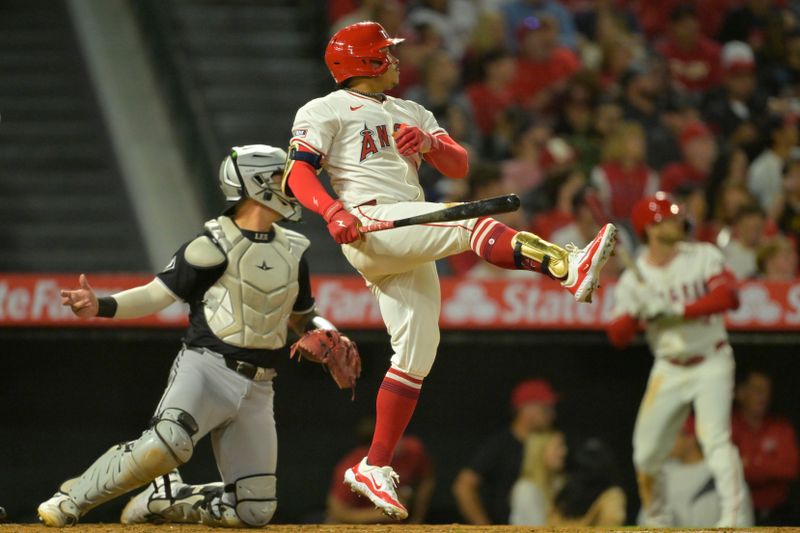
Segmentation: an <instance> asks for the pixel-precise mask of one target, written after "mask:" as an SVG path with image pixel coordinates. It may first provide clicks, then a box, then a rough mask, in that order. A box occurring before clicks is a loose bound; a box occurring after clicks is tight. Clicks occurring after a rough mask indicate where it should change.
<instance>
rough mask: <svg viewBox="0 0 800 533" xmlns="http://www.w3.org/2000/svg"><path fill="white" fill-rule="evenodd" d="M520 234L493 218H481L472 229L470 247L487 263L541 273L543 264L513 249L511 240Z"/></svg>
mask: <svg viewBox="0 0 800 533" xmlns="http://www.w3.org/2000/svg"><path fill="white" fill-rule="evenodd" d="M517 233H519V232H518V231H517V230H515V229H514V228H510V227H508V226H506V225H505V224H503V223H502V222H499V221H497V220H495V219H493V218H491V217H481V218H479V219H478V223H477V224H475V227H474V228H473V229H472V237H470V240H469V245H470V247H471V248H472V250H473V251H474V252H475V253H476V254H478V256H480V257H482V258H483V259H485V260H486V261H488V262H490V263H491V264H493V265H496V266H499V267H501V268H508V269H510V270H533V271H535V272H541V270H542V268H541V263H539V262H538V261H534V260H533V259H530V258H528V257H524V256H523V255H522V254H520V253H519V252H517V251H515V250H514V248H512V247H511V239H513V238H514V235H516V234H517Z"/></svg>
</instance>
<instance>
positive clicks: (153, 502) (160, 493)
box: [119, 470, 185, 524]
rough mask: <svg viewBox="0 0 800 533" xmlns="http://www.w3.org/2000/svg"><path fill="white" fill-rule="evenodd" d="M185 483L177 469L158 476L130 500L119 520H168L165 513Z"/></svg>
mask: <svg viewBox="0 0 800 533" xmlns="http://www.w3.org/2000/svg"><path fill="white" fill-rule="evenodd" d="M184 485H185V484H184V483H183V480H182V479H181V476H180V474H179V473H178V471H177V470H173V471H172V472H170V473H169V474H166V475H164V476H159V477H157V478H156V479H154V480H153V481H151V482H150V483H149V484H148V485H147V488H145V489H144V490H143V491H141V492H140V493H139V494H137V495H136V496H134V497H133V498H131V499H130V500H129V501H128V503H127V504H126V505H125V508H124V509H122V515H120V517H119V521H120V522H121V523H123V524H147V523H151V524H153V523H160V522H166V521H167V520H168V518H167V517H166V516H164V514H163V513H164V511H166V510H168V509H169V507H171V506H172V504H173V503H174V501H175V500H174V495H175V494H176V493H177V491H178V489H179V488H180V487H182V486H184Z"/></svg>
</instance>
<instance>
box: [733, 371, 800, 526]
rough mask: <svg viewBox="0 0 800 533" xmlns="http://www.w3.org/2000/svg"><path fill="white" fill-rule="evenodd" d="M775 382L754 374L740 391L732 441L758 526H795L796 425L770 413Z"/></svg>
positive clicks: (737, 392)
mask: <svg viewBox="0 0 800 533" xmlns="http://www.w3.org/2000/svg"><path fill="white" fill-rule="evenodd" d="M771 395H772V380H771V379H770V377H769V376H768V375H767V374H765V373H763V372H758V371H754V372H750V373H749V374H748V375H747V376H746V377H745V379H744V380H743V381H742V382H741V383H740V384H739V386H738V387H737V388H736V404H737V406H738V409H737V410H736V411H735V412H734V414H733V423H732V425H731V431H732V439H733V442H734V444H736V446H738V447H739V453H740V455H741V456H742V464H743V466H744V477H745V479H746V480H747V484H748V485H749V486H750V492H751V493H752V496H753V507H754V508H755V512H756V524H758V525H785V524H792V523H794V522H792V519H793V517H792V516H791V513H792V510H791V505H790V501H789V499H788V496H789V487H790V485H791V483H792V481H794V480H795V479H796V478H797V473H798V446H797V436H796V435H795V431H794V428H793V427H792V424H791V423H790V422H789V421H788V420H786V419H784V418H780V417H777V416H773V415H770V414H769V404H770V399H771Z"/></svg>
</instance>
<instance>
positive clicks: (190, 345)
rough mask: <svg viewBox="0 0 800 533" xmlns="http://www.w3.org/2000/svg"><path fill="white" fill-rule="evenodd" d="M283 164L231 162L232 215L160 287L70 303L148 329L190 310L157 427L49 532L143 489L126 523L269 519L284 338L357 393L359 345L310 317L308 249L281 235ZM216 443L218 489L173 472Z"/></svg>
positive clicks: (255, 150) (289, 205) (75, 486)
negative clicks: (290, 336)
mask: <svg viewBox="0 0 800 533" xmlns="http://www.w3.org/2000/svg"><path fill="white" fill-rule="evenodd" d="M285 163H286V152H284V151H283V150H281V149H280V148H273V147H271V146H266V145H251V146H244V147H237V148H234V150H233V152H232V154H231V155H230V156H228V157H226V158H225V160H224V161H223V163H222V166H221V167H220V186H221V188H222V191H223V193H224V194H225V197H226V200H228V201H229V202H231V203H233V205H232V206H231V207H230V208H229V209H228V210H227V211H225V213H224V214H223V215H222V216H220V217H218V218H216V219H213V220H210V221H208V222H207V223H206V224H205V228H204V233H203V234H201V235H200V236H199V237H197V238H195V239H193V240H191V241H189V242H187V243H185V244H184V245H183V246H181V247H180V249H179V250H178V251H177V253H176V254H175V256H174V257H173V258H172V261H170V263H169V264H168V265H167V267H166V268H165V269H164V271H162V272H161V273H159V274H158V275H157V276H156V278H155V279H154V280H153V281H151V282H150V283H149V284H147V285H143V286H140V287H136V288H134V289H130V290H127V291H124V292H120V293H118V294H115V295H113V296H109V297H103V298H98V297H97V296H96V295H95V294H94V292H93V291H92V288H91V287H90V286H89V282H88V281H87V279H86V277H85V276H84V275H81V277H80V285H81V287H80V289H78V290H67V291H62V293H61V296H62V302H63V304H64V305H68V306H70V307H71V308H72V310H73V312H74V313H75V314H76V315H78V316H79V317H81V318H89V317H94V316H100V317H107V318H117V319H124V318H135V317H141V316H145V315H149V314H152V313H155V312H158V311H160V310H161V309H164V308H165V307H167V306H168V305H170V304H172V303H173V302H175V301H178V300H182V301H185V302H187V303H188V304H189V305H190V314H189V321H190V324H189V329H188V330H187V332H186V336H185V337H184V339H183V341H184V346H183V348H182V349H181V351H180V352H179V353H178V356H177V358H176V359H175V362H174V364H173V365H172V370H171V372H170V376H169V381H168V384H167V388H166V390H165V392H164V395H163V397H162V398H161V401H160V403H159V404H158V407H157V408H156V410H155V415H154V417H153V419H152V421H151V424H150V427H149V428H148V429H147V430H145V431H144V433H142V436H141V437H139V438H138V439H136V440H132V441H130V442H125V443H122V444H119V445H115V446H112V447H111V448H110V449H109V450H108V451H107V452H106V453H104V454H103V455H102V456H100V458H99V459H97V461H95V463H94V464H92V465H91V466H90V467H89V468H88V469H87V470H86V471H85V472H84V473H83V474H81V475H80V476H78V477H76V478H73V479H70V480H68V481H65V482H64V483H63V484H62V485H61V487H60V488H59V490H58V492H56V494H55V495H54V496H53V497H52V498H50V499H49V500H47V501H46V502H44V503H42V504H41V505H40V506H39V509H38V513H39V518H40V519H41V521H42V522H43V523H44V524H45V525H48V526H54V527H63V526H67V525H74V524H75V523H77V521H78V520H79V519H80V517H81V516H83V515H84V514H86V512H88V511H89V510H91V509H93V508H94V507H96V506H98V505H100V504H102V503H104V502H106V501H109V500H111V499H112V498H115V497H117V496H120V495H121V494H124V493H126V492H128V491H130V490H133V489H135V488H137V487H141V486H143V485H145V484H147V483H150V486H149V487H148V488H147V489H146V490H144V491H143V492H141V493H140V494H139V495H137V496H136V497H134V498H132V499H131V500H130V502H129V503H128V505H127V506H126V507H125V509H124V510H123V513H122V518H121V520H122V522H123V523H138V522H146V521H149V520H153V519H157V520H160V521H165V520H166V521H178V522H202V523H204V524H208V525H212V526H228V527H242V526H263V525H265V524H267V523H268V522H269V521H270V519H271V518H272V515H273V513H274V512H275V509H276V507H277V499H276V477H275V467H276V462H277V434H276V432H275V419H274V416H273V394H274V393H273V386H272V380H273V378H274V377H275V375H276V374H275V371H274V370H273V369H272V367H273V366H274V363H275V361H276V359H277V358H278V357H281V356H285V355H286V353H287V351H286V350H285V349H284V347H285V346H286V337H287V328H288V327H291V328H292V329H293V330H294V331H295V332H297V333H298V334H302V333H303V332H304V331H308V333H305V335H304V336H303V337H302V338H301V340H300V341H298V343H297V344H296V346H298V345H299V347H300V349H301V352H302V351H303V348H304V346H303V342H304V341H305V340H307V339H309V338H312V339H317V341H318V342H317V343H316V344H320V343H325V342H328V340H330V339H333V340H334V341H335V342H332V344H334V346H333V348H335V349H334V350H333V351H332V352H331V353H338V354H341V353H344V354H345V355H347V357H349V358H350V360H354V361H355V362H354V366H353V367H351V370H352V371H353V374H352V375H351V376H349V378H351V379H350V382H349V383H348V384H349V385H353V384H354V383H355V377H357V374H358V372H359V369H360V366H359V365H358V357H357V352H355V347H354V345H353V344H352V343H350V341H349V340H348V339H347V338H346V337H343V336H339V335H338V334H337V333H335V332H333V330H334V329H335V328H333V325H332V324H330V322H328V321H327V320H325V319H323V318H322V317H319V316H316V314H315V313H314V299H313V298H312V295H311V285H310V281H309V270H308V264H307V262H306V259H305V257H304V254H305V251H306V249H307V248H308V245H309V242H308V240H307V239H306V238H305V237H303V236H302V235H301V234H299V233H296V232H294V231H290V230H288V229H285V228H283V227H281V226H279V225H278V224H276V222H277V221H279V220H281V219H284V218H285V219H288V220H293V219H297V218H299V215H300V206H299V205H298V204H297V203H296V202H295V201H293V200H291V199H289V198H286V197H285V196H284V195H283V194H282V192H281V183H280V176H281V175H282V173H283V169H284V167H285ZM311 344H314V343H311ZM340 349H343V350H344V351H343V352H342V351H340ZM326 353H328V352H327V351H326ZM304 355H307V354H304ZM328 362H329V363H331V362H330V361H328ZM328 366H329V368H330V369H331V372H332V374H333V375H334V378H337V377H342V376H337V372H341V371H342V368H339V367H337V366H335V365H333V364H329V365H328ZM344 370H346V368H344ZM347 377H348V376H343V378H347ZM337 382H338V380H337ZM208 433H210V434H211V439H212V444H213V448H214V456H215V458H216V461H217V466H218V468H219V471H220V474H221V475H222V482H221V483H212V484H209V485H200V486H193V485H187V484H185V483H183V482H182V481H181V479H180V476H179V475H178V472H177V470H176V468H177V467H178V466H180V465H181V464H183V463H185V462H187V461H188V460H189V459H190V458H191V456H192V452H193V449H194V446H195V444H196V443H197V441H199V440H200V439H201V438H203V437H204V436H205V435H206V434H208Z"/></svg>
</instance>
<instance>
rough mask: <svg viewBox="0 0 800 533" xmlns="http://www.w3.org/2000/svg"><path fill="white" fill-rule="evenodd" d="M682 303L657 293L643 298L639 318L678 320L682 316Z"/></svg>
mask: <svg viewBox="0 0 800 533" xmlns="http://www.w3.org/2000/svg"><path fill="white" fill-rule="evenodd" d="M683 313H684V308H683V304H682V303H679V302H672V301H669V300H668V299H667V298H665V297H664V296H661V295H660V294H658V293H655V292H654V293H653V294H652V295H651V297H649V298H647V299H645V300H644V302H643V304H642V308H641V312H640V315H639V316H640V318H642V319H643V320H646V321H647V322H663V321H668V322H672V321H679V320H680V319H681V318H682V317H683Z"/></svg>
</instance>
